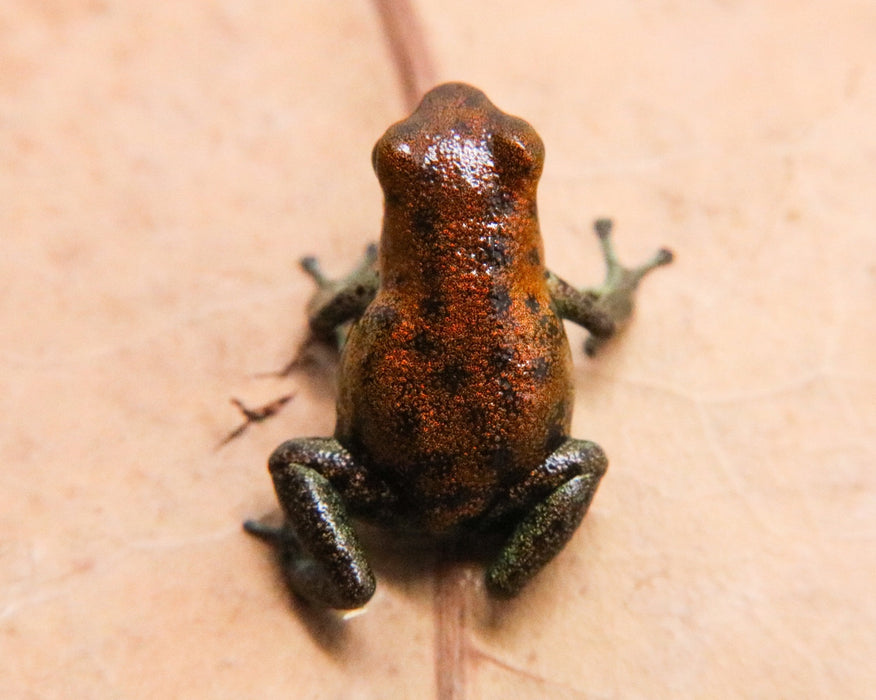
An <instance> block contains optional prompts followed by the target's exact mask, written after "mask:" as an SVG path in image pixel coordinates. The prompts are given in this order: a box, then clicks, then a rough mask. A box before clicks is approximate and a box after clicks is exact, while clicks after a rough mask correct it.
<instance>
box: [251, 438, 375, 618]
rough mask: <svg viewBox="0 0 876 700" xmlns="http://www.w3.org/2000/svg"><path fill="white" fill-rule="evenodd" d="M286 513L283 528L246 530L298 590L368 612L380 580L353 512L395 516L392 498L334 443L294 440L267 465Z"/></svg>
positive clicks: (253, 524)
mask: <svg viewBox="0 0 876 700" xmlns="http://www.w3.org/2000/svg"><path fill="white" fill-rule="evenodd" d="M268 469H269V470H270V472H271V477H272V478H273V480H274V489H275V490H276V492H277V498H278V500H279V502H280V506H281V507H282V509H283V514H284V516H285V521H284V523H283V525H282V526H281V527H271V526H269V525H266V524H264V523H262V522H259V521H252V520H249V521H247V522H245V523H244V525H243V527H244V529H245V530H246V531H247V532H249V533H250V534H252V535H255V536H256V537H259V538H260V539H262V540H265V541H266V542H268V543H269V544H271V545H273V546H274V547H275V548H276V551H277V554H278V556H279V559H280V563H281V565H282V567H283V571H284V573H285V576H286V579H287V581H288V582H289V586H290V587H291V589H292V590H293V591H294V592H295V593H297V594H298V595H300V596H301V597H303V598H305V599H307V600H310V601H312V602H314V603H315V604H317V605H325V606H328V607H332V608H340V609H351V608H359V607H362V606H363V605H365V603H367V602H368V600H369V599H370V598H371V596H372V595H373V594H374V588H375V585H376V584H375V580H374V575H373V574H372V572H371V567H370V565H369V564H368V560H367V559H366V556H365V552H364V550H363V548H362V545H361V544H360V542H359V538H358V536H357V535H356V533H355V531H354V530H353V527H352V524H351V522H350V517H349V515H348V511H347V508H348V506H349V507H350V508H352V509H354V511H355V512H358V513H360V514H379V513H380V512H381V509H383V508H391V507H392V504H391V503H389V500H390V496H389V490H388V489H387V488H386V487H385V486H384V485H383V484H382V483H378V482H377V481H376V480H375V479H373V478H372V477H371V476H370V475H369V474H368V473H367V472H366V471H365V470H364V469H363V468H361V467H360V466H359V465H357V464H356V463H355V462H354V461H353V459H352V457H351V456H350V454H349V452H347V451H346V450H345V449H344V448H343V447H341V445H340V444H339V443H338V442H337V441H336V440H334V439H331V438H303V439H297V440H288V441H286V442H284V443H283V444H282V445H280V446H279V447H278V448H277V449H276V450H274V453H273V454H272V455H271V458H270V460H269V462H268Z"/></svg>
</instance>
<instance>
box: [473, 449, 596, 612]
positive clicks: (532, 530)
mask: <svg viewBox="0 0 876 700" xmlns="http://www.w3.org/2000/svg"><path fill="white" fill-rule="evenodd" d="M607 467H608V460H607V459H606V457H605V453H604V452H603V451H602V448H601V447H599V445H597V444H596V443H593V442H589V441H587V440H575V439H572V438H568V439H567V440H566V441H565V442H564V443H563V444H562V445H560V447H558V448H557V449H556V451H554V452H553V453H552V454H551V455H550V456H549V457H548V458H547V460H545V463H544V464H543V465H542V466H541V467H540V468H539V469H537V470H535V471H534V472H533V473H532V474H531V475H530V476H529V478H527V479H526V480H525V481H524V482H523V483H522V484H520V485H518V486H517V487H516V488H514V489H512V491H511V493H510V494H509V499H508V502H507V504H503V506H502V507H501V508H502V511H503V513H496V514H495V515H496V516H498V517H499V518H502V517H503V516H504V512H507V509H508V508H515V507H516V508H520V506H521V505H522V504H524V503H530V504H534V505H531V506H529V508H528V510H524V512H523V516H522V519H521V520H520V521H519V523H518V524H517V526H516V527H515V528H514V530H513V531H512V533H511V536H510V537H509V538H508V540H507V541H506V543H505V545H504V546H503V547H502V550H501V551H500V552H499V555H498V557H497V558H496V561H495V562H494V563H493V564H492V565H491V566H490V567H489V569H488V570H487V575H486V583H487V589H488V590H489V591H490V592H491V593H492V594H493V595H496V596H499V597H503V598H504V597H511V596H514V595H516V594H517V593H518V592H520V589H521V588H523V586H524V585H525V584H526V583H527V582H528V581H529V580H530V579H531V578H532V577H533V576H534V575H535V574H537V573H538V572H539V571H540V570H541V569H542V567H544V565H545V564H547V563H548V562H549V561H550V560H551V559H553V557H554V556H555V555H556V554H557V553H558V552H559V551H560V550H561V549H562V548H563V547H564V546H565V544H566V543H567V542H568V541H569V539H570V538H571V537H572V535H573V534H574V532H575V530H576V529H577V527H578V525H579V524H580V523H581V520H582V518H583V517H584V515H585V513H586V512H587V508H588V507H589V506H590V501H591V500H593V495H594V494H595V493H596V488H597V486H599V481H600V479H602V475H603V474H605V470H606V469H607Z"/></svg>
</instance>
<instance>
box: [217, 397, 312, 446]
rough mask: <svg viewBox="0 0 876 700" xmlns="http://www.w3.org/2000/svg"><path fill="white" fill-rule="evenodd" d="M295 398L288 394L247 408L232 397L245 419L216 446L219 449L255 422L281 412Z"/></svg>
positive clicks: (233, 402)
mask: <svg viewBox="0 0 876 700" xmlns="http://www.w3.org/2000/svg"><path fill="white" fill-rule="evenodd" d="M293 398H295V394H294V393H291V394H286V395H285V396H281V397H280V398H278V399H274V400H273V401H271V402H269V403H266V404H264V405H263V406H259V407H258V408H247V407H246V406H245V405H244V403H243V402H242V401H241V400H240V399H236V398H232V399H231V403H232V404H234V405H235V406H237V408H238V409H240V412H241V413H242V414H243V417H244V418H245V420H244V421H243V423H241V424H240V425H238V426H237V427H236V428H235V429H234V430H232V431H231V432H230V433H228V435H227V436H226V437H225V439H224V440H222V442H220V443H219V444H218V445H217V446H216V449H217V450H218V449H219V448H221V447H224V446H225V445H227V444H228V443H229V442H231V441H232V440H234V439H235V438H238V437H240V436H241V435H243V433H244V431H245V430H246V429H247V428H248V427H249V426H250V425H252V424H253V423H260V422H261V421H263V420H265V419H266V418H270V417H271V416H273V415H276V414H277V413H279V411H280V409H281V408H283V406H285V405H286V404H287V403H289V401H291V400H292V399H293Z"/></svg>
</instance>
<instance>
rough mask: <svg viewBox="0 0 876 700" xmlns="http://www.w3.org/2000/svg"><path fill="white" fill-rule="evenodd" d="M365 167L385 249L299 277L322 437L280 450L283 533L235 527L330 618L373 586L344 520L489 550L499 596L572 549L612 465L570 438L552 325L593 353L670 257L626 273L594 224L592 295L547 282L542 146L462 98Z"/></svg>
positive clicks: (450, 93) (560, 338) (386, 144)
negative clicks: (329, 394) (271, 552)
mask: <svg viewBox="0 0 876 700" xmlns="http://www.w3.org/2000/svg"><path fill="white" fill-rule="evenodd" d="M372 160H373V165H374V170H375V171H376V173H377V177H378V179H379V181H380V184H381V186H382V189H383V193H384V199H385V202H384V218H383V231H382V235H381V239H380V244H379V248H375V247H372V248H370V249H369V251H368V252H367V253H366V256H365V260H364V262H363V263H362V264H361V265H360V266H359V267H358V268H357V269H356V270H355V271H354V272H353V273H352V274H350V275H349V276H348V277H346V278H343V279H339V280H328V279H326V278H325V277H324V276H323V275H322V273H321V271H320V269H319V267H318V265H317V264H316V262H315V260H313V259H310V258H308V259H305V260H304V261H302V264H303V266H304V268H305V269H306V270H307V271H308V272H309V273H310V274H311V275H312V276H313V277H314V278H315V279H316V281H317V284H318V289H317V292H316V293H315V295H314V298H313V299H312V300H311V303H310V305H309V317H310V330H311V333H312V335H313V336H314V337H317V338H321V339H325V340H330V341H332V342H336V343H338V345H340V346H342V352H341V358H340V367H339V370H340V374H339V384H338V399H337V423H336V427H335V432H334V436H333V437H318V438H296V439H293V440H288V441H286V442H284V443H283V444H281V445H280V446H279V447H278V448H277V449H276V450H275V451H274V453H273V454H272V455H271V457H270V459H269V462H268V468H269V471H270V474H271V477H272V478H273V482H274V487H275V490H276V493H277V498H278V499H279V502H280V506H281V507H282V510H283V515H284V522H283V524H282V525H281V526H279V527H273V526H269V525H267V524H265V523H262V522H259V521H247V522H246V523H245V524H244V526H245V529H246V530H247V531H248V532H250V533H251V534H254V535H256V536H259V537H261V538H262V539H265V540H267V541H268V542H270V543H272V544H273V545H274V546H275V547H276V548H277V550H278V553H279V555H280V560H281V561H282V563H283V566H284V568H285V574H286V577H287V579H288V581H289V583H290V585H291V587H292V589H293V590H294V591H295V592H296V593H297V594H299V595H300V596H302V597H304V598H305V599H308V600H310V601H312V602H314V603H316V604H318V605H322V606H329V607H333V608H339V609H350V608H357V607H361V606H363V605H364V604H365V603H366V602H367V601H368V600H369V599H370V598H371V596H372V595H373V593H374V589H375V578H374V575H373V573H372V570H371V567H370V565H369V563H368V559H367V557H366V553H365V551H364V549H363V547H362V544H361V542H360V540H359V537H358V536H357V534H356V532H355V530H354V528H353V526H352V524H351V523H352V520H353V519H362V520H365V521H371V522H372V523H375V524H377V525H380V526H384V527H387V528H390V529H396V530H404V531H413V532H419V533H424V534H425V535H427V536H430V537H434V538H437V539H439V540H442V539H449V540H452V539H454V538H457V539H458V538H463V537H465V538H472V537H478V536H479V535H480V534H486V533H499V537H500V538H501V544H500V545H499V547H498V552H497V554H496V555H495V558H494V559H493V561H492V563H491V564H489V565H488V567H487V571H486V587H487V589H488V591H489V592H491V593H492V594H494V595H496V596H499V597H510V596H513V595H515V594H516V593H518V592H519V591H520V590H521V588H522V587H523V586H524V585H525V584H526V583H527V582H528V581H529V580H530V579H531V578H532V577H533V576H534V575H535V574H536V573H537V572H538V571H539V570H541V569H542V567H543V566H544V565H545V564H546V563H547V562H548V561H549V560H550V559H551V558H553V557H554V555H556V554H557V553H558V552H559V551H560V549H562V547H563V546H564V545H565V544H566V542H567V541H568V540H569V539H570V537H571V536H572V534H573V533H574V531H575V529H576V528H577V527H578V524H579V523H580V522H581V519H582V518H583V517H584V514H585V512H586V511H587V508H588V506H589V505H590V501H591V499H592V498H593V495H594V493H595V492H596V488H597V486H598V485H599V481H600V479H601V478H602V476H603V474H604V473H605V470H606V467H607V465H608V462H607V459H606V456H605V453H604V452H603V451H602V449H601V448H600V447H599V446H598V445H597V444H595V443H593V442H589V441H587V440H577V439H575V438H572V437H570V436H569V427H570V424H571V419H572V403H573V386H572V376H571V352H570V349H569V343H568V341H567V339H566V334H565V332H564V330H563V324H562V320H563V319H568V320H570V321H573V322H575V323H578V324H580V325H582V326H584V327H585V328H586V329H587V330H588V331H589V332H590V338H589V340H588V341H587V345H586V350H587V352H588V353H589V354H592V353H593V352H594V351H595V350H596V348H597V347H598V346H599V344H600V343H601V342H603V341H604V340H605V339H607V338H608V337H609V336H611V335H612V334H613V333H614V332H615V330H616V329H617V327H618V326H619V325H621V324H622V323H623V322H624V321H626V319H627V317H628V316H629V315H630V313H631V311H632V304H633V294H634V291H635V289H636V286H637V284H638V282H639V280H640V279H641V278H642V276H643V275H645V274H646V273H647V272H648V271H649V270H651V269H653V268H655V267H657V266H659V265H663V264H666V263H668V262H669V261H670V260H671V258H672V255H671V253H670V252H669V251H667V250H660V251H658V252H657V254H656V255H655V256H654V257H653V258H652V259H651V260H649V261H648V262H647V263H645V264H644V265H641V266H639V267H636V268H633V269H627V268H624V267H623V266H621V265H620V264H619V263H618V261H617V259H616V257H615V255H614V253H613V251H612V246H611V236H610V232H611V223H610V222H609V221H608V220H604V219H603V220H599V221H597V222H596V231H597V234H598V236H599V238H600V241H601V244H602V248H603V253H604V257H605V259H606V263H607V269H608V272H607V276H606V281H605V283H604V284H603V285H602V286H601V287H599V288H595V289H577V288H575V287H573V286H572V285H570V284H568V283H567V282H565V281H563V280H562V279H560V278H559V277H557V276H556V275H554V274H552V273H551V272H549V271H548V270H547V269H546V267H545V262H544V251H543V247H542V241H541V234H540V231H539V224H538V217H537V211H536V187H537V184H538V179H539V176H540V175H541V171H542V164H543V161H544V146H543V144H542V141H541V139H540V138H539V136H538V134H537V133H536V132H535V130H534V129H533V128H532V127H531V126H530V125H529V124H528V123H527V122H525V121H523V120H522V119H519V118H517V117H514V116H510V115H508V114H505V113H504V112H502V111H500V110H499V109H497V108H496V107H495V106H494V105H493V104H492V103H491V102H490V101H489V100H488V99H487V97H486V96H485V95H484V94H483V93H482V92H481V91H480V90H477V89H476V88H473V87H471V86H469V85H465V84H461V83H449V84H445V85H440V86H438V87H436V88H434V89H433V90H431V91H430V92H429V93H428V94H426V96H425V97H424V98H423V100H422V102H421V103H420V105H419V107H418V108H417V109H416V111H414V113H413V114H412V115H411V116H410V117H408V118H407V119H405V120H403V121H401V122H398V123H396V124H394V125H393V126H391V127H390V128H389V129H388V130H387V132H386V133H385V134H384V135H383V136H382V137H381V138H380V140H379V141H378V142H377V144H376V145H375V147H374V151H373V154H372Z"/></svg>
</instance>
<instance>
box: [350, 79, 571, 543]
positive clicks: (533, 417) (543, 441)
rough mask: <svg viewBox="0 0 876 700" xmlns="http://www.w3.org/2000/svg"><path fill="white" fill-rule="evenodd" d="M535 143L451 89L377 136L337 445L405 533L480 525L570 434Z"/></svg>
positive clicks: (470, 92)
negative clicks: (375, 256) (376, 195)
mask: <svg viewBox="0 0 876 700" xmlns="http://www.w3.org/2000/svg"><path fill="white" fill-rule="evenodd" d="M542 160H543V151H542V146H541V141H540V139H539V138H538V136H537V134H535V132H534V131H533V130H532V128H531V127H530V126H529V125H528V124H526V123H525V122H523V121H522V120H519V119H517V118H515V117H510V116H508V115H506V114H504V113H502V112H500V111H499V110H497V109H496V108H495V107H494V106H493V105H492V104H491V103H489V101H488V100H487V99H486V97H484V96H483V94H482V93H480V92H479V91H477V90H475V89H474V88H470V87H469V86H465V85H459V84H456V85H447V86H444V88H441V89H439V90H437V91H433V92H432V93H430V98H429V99H428V100H427V101H424V103H423V104H422V105H421V106H420V108H419V109H418V110H417V112H415V113H414V114H413V115H412V116H411V117H410V118H409V119H408V120H406V121H404V122H400V123H399V124H396V125H395V126H393V127H391V128H390V130H389V131H388V132H387V133H386V135H384V137H383V138H382V139H381V140H380V141H378V143H377V146H376V147H375V152H374V161H375V169H376V170H377V173H378V176H379V178H380V180H381V184H382V185H383V188H384V193H385V197H386V204H385V213H384V228H383V236H382V238H381V253H380V274H381V290H380V292H379V293H378V295H377V297H376V299H375V300H374V301H373V302H372V304H371V305H370V306H369V307H368V309H367V310H366V312H365V314H364V315H363V317H362V318H361V319H360V320H359V322H358V323H357V324H355V325H354V327H353V328H352V330H351V333H350V336H349V338H348V341H347V346H346V348H345V351H344V355H343V358H342V367H341V381H340V392H339V402H338V423H337V429H336V435H337V437H338V439H339V440H340V441H341V442H342V443H343V444H345V445H346V446H347V447H348V449H350V450H351V452H353V453H354V455H356V457H357V458H358V459H360V460H362V461H363V462H364V463H365V464H367V466H368V467H369V468H370V469H373V470H374V471H375V472H378V473H380V474H381V475H382V476H383V477H384V478H385V479H386V480H387V481H388V482H389V483H390V485H392V486H394V487H395V489H396V490H397V492H398V494H399V496H400V497H401V499H402V501H403V503H406V504H407V509H406V510H407V519H408V521H409V522H410V525H411V526H413V527H421V528H423V529H426V530H429V531H432V532H446V531H452V530H453V529H454V528H456V527H457V526H459V525H461V524H463V523H465V522H468V521H470V520H472V519H475V518H477V517H478V516H479V515H482V514H483V513H484V512H485V511H486V510H487V509H488V508H489V507H490V505H491V504H492V503H493V502H494V501H495V500H496V499H498V498H500V497H501V496H502V494H503V493H504V492H505V491H506V490H507V489H508V488H509V487H510V486H512V485H513V484H515V483H516V482H518V481H520V480H521V479H522V478H524V477H525V476H526V475H527V474H529V473H530V472H531V471H532V470H533V469H535V468H536V467H538V466H539V465H540V464H542V462H543V461H544V459H545V458H546V457H547V455H548V454H550V452H552V451H553V450H554V449H555V448H556V447H557V446H558V445H559V444H560V442H562V440H563V439H564V438H565V437H566V435H567V433H568V428H569V423H570V420H571V405H572V396H571V383H570V353H569V348H568V343H567V341H566V338H565V334H564V331H563V328H562V324H561V322H560V320H559V319H558V318H557V316H556V314H555V312H554V310H553V309H552V307H551V302H550V296H549V293H548V290H547V285H546V281H545V277H544V272H545V268H544V263H543V252H542V246H541V239H540V234H539V230H538V220H537V216H536V206H535V190H536V185H537V182H538V177H539V175H540V172H541V164H542Z"/></svg>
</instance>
